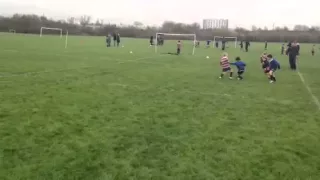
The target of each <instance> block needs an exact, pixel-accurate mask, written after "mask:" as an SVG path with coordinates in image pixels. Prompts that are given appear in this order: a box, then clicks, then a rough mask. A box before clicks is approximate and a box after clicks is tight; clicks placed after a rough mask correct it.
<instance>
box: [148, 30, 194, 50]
mask: <svg viewBox="0 0 320 180" xmlns="http://www.w3.org/2000/svg"><path fill="white" fill-rule="evenodd" d="M159 35H167V36H191V37H193V49H192V55H194V53H195V49H196V48H195V47H196V41H197V35H196V34H172V33H156V43H155V46H154V47H155V52H156V53H157V51H158V36H159Z"/></svg>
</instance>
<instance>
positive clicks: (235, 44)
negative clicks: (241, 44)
mask: <svg viewBox="0 0 320 180" xmlns="http://www.w3.org/2000/svg"><path fill="white" fill-rule="evenodd" d="M217 39H225V40H229V39H234V47H235V48H237V42H238V38H237V37H223V36H214V37H213V46H215V43H216V40H217Z"/></svg>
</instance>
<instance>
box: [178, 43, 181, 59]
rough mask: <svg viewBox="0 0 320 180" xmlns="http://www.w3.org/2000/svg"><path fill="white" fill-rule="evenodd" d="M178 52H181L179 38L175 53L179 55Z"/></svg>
mask: <svg viewBox="0 0 320 180" xmlns="http://www.w3.org/2000/svg"><path fill="white" fill-rule="evenodd" d="M180 52H181V41H180V40H179V41H178V42H177V55H179V54H180Z"/></svg>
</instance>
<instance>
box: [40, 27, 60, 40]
mask: <svg viewBox="0 0 320 180" xmlns="http://www.w3.org/2000/svg"><path fill="white" fill-rule="evenodd" d="M44 31H45V32H47V33H48V34H52V35H54V34H58V35H60V38H62V29H60V28H49V27H41V28H40V37H42V36H43V32H44Z"/></svg>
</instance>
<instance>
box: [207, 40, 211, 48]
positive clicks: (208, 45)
mask: <svg viewBox="0 0 320 180" xmlns="http://www.w3.org/2000/svg"><path fill="white" fill-rule="evenodd" d="M210 43H211V41H210V40H207V45H206V47H207V48H209V47H210Z"/></svg>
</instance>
